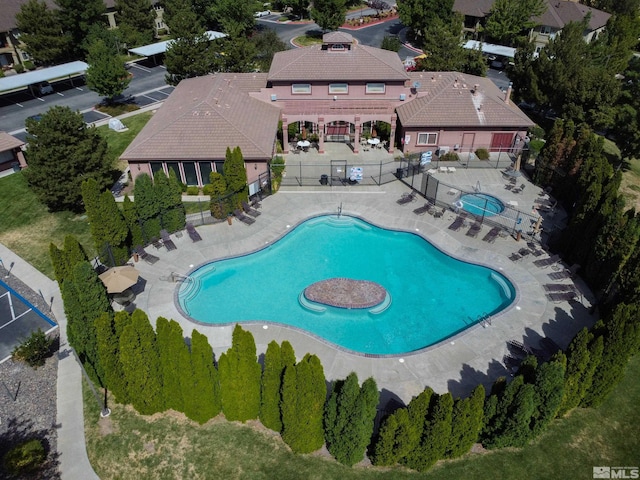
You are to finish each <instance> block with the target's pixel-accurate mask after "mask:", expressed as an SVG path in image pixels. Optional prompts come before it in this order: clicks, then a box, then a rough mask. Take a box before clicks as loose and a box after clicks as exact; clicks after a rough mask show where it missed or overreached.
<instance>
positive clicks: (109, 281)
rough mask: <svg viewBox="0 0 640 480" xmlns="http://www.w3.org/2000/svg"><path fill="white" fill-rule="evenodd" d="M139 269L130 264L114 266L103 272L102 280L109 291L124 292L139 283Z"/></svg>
mask: <svg viewBox="0 0 640 480" xmlns="http://www.w3.org/2000/svg"><path fill="white" fill-rule="evenodd" d="M138 276H139V273H138V271H137V270H136V269H135V268H133V267H131V266H129V265H125V266H123V267H113V268H110V269H109V270H107V271H106V272H104V273H103V274H101V275H100V276H99V277H100V280H102V283H103V284H104V286H105V287H107V293H122V292H124V291H125V290H126V289H127V288H129V287H132V286H134V285H135V284H136V283H138Z"/></svg>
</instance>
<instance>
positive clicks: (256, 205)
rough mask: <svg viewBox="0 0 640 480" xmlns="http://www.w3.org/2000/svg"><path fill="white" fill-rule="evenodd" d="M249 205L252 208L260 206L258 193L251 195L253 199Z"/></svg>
mask: <svg viewBox="0 0 640 480" xmlns="http://www.w3.org/2000/svg"><path fill="white" fill-rule="evenodd" d="M250 205H251V206H252V207H253V208H260V207H261V206H262V204H261V203H260V196H259V195H258V194H256V196H255V197H253V199H252V200H251V203H250Z"/></svg>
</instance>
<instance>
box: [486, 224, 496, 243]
mask: <svg viewBox="0 0 640 480" xmlns="http://www.w3.org/2000/svg"><path fill="white" fill-rule="evenodd" d="M498 235H500V227H493V228H492V229H491V230H489V231H488V232H487V234H486V235H485V236H484V237H482V241H483V242H488V243H493V242H495V241H496V238H498Z"/></svg>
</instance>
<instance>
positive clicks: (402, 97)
mask: <svg viewBox="0 0 640 480" xmlns="http://www.w3.org/2000/svg"><path fill="white" fill-rule="evenodd" d="M405 98H407V96H406V95H405V94H404V93H401V94H400V101H401V102H404V100H405Z"/></svg>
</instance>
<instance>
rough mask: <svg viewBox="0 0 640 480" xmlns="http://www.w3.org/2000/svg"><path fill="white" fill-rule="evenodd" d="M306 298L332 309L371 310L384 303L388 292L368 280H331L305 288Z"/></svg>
mask: <svg viewBox="0 0 640 480" xmlns="http://www.w3.org/2000/svg"><path fill="white" fill-rule="evenodd" d="M304 297H305V298H306V299H307V300H310V301H312V302H316V303H320V304H323V305H329V306H331V307H338V308H347V309H356V308H371V307H375V306H376V305H380V304H381V303H382V302H384V300H385V298H386V297H387V291H386V290H385V288H384V287H383V286H381V285H379V284H377V283H375V282H370V281H367V280H353V279H351V278H329V279H327V280H321V281H319V282H316V283H314V284H312V285H309V286H308V287H307V288H305V289H304Z"/></svg>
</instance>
